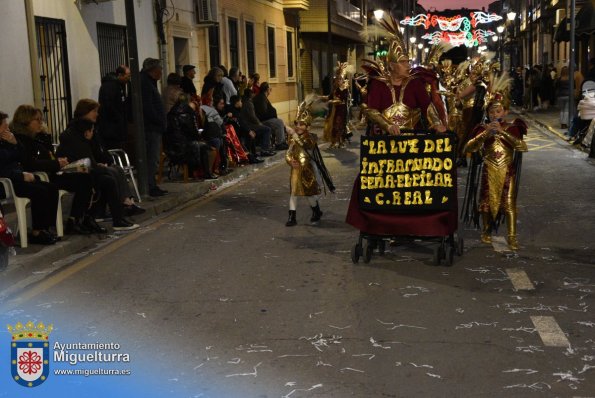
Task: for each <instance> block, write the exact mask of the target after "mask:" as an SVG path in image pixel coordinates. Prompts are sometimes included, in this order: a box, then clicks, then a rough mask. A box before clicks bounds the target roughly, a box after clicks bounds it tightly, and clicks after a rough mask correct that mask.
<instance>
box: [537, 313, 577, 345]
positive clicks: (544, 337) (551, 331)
mask: <svg viewBox="0 0 595 398" xmlns="http://www.w3.org/2000/svg"><path fill="white" fill-rule="evenodd" d="M531 321H532V322H533V325H535V329H537V333H539V337H541V341H543V344H545V345H546V346H549V347H570V342H569V341H568V339H567V338H566V335H565V334H564V332H563V331H562V329H561V328H560V326H559V325H558V322H556V320H555V319H554V317H553V316H532V317H531Z"/></svg>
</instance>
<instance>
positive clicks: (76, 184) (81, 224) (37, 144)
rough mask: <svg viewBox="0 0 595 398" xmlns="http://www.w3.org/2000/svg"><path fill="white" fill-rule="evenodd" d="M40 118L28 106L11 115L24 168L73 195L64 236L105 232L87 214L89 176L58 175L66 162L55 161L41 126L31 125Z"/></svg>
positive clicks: (47, 136)
mask: <svg viewBox="0 0 595 398" xmlns="http://www.w3.org/2000/svg"><path fill="white" fill-rule="evenodd" d="M41 117H42V113H41V110H40V109H38V108H35V107H33V106H31V105H21V106H19V107H18V108H17V110H16V111H15V113H14V117H13V120H12V123H11V125H10V127H11V130H12V132H13V133H14V134H15V137H16V139H17V141H18V143H19V149H20V151H21V164H22V165H23V168H24V169H25V170H26V171H29V172H36V171H43V172H45V173H47V174H48V176H49V178H50V181H51V182H52V183H54V184H56V185H57V186H58V188H59V189H63V190H65V191H69V192H73V193H74V198H73V200H72V207H71V209H70V218H69V219H68V221H67V223H66V233H68V234H72V233H77V234H88V233H105V232H107V231H106V229H105V228H103V227H100V226H99V225H97V223H95V220H94V219H93V218H92V217H91V216H90V215H89V214H88V210H89V207H90V206H91V197H92V196H93V184H92V180H91V175H89V174H88V173H61V172H60V169H61V168H62V167H64V166H66V165H67V164H68V159H67V158H65V157H62V158H56V156H55V155H54V148H53V145H52V142H51V136H50V135H49V134H45V133H44V131H43V130H44V129H43V126H42V125H41V124H40V123H35V122H34V120H35V119H36V118H41Z"/></svg>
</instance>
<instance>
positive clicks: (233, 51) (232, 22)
mask: <svg viewBox="0 0 595 398" xmlns="http://www.w3.org/2000/svg"><path fill="white" fill-rule="evenodd" d="M228 26H229V61H230V64H229V66H230V67H233V66H235V67H236V68H238V67H239V66H240V49H239V45H238V20H237V19H234V18H229V21H228Z"/></svg>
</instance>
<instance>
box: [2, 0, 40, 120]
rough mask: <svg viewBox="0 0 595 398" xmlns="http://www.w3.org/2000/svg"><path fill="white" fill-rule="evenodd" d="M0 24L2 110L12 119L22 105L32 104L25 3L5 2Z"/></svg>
mask: <svg viewBox="0 0 595 398" xmlns="http://www.w3.org/2000/svg"><path fill="white" fill-rule="evenodd" d="M0 26H2V31H3V32H4V33H3V34H2V39H0V89H1V90H2V93H1V97H0V110H2V111H3V112H6V113H8V115H9V117H10V118H12V114H13V113H14V111H15V110H16V108H17V107H18V106H19V105H21V104H32V103H33V85H32V84H31V66H30V65H31V64H30V62H29V59H30V58H29V51H28V50H27V49H28V48H29V41H28V38H27V20H26V16H25V2H24V1H5V2H2V12H1V13H0Z"/></svg>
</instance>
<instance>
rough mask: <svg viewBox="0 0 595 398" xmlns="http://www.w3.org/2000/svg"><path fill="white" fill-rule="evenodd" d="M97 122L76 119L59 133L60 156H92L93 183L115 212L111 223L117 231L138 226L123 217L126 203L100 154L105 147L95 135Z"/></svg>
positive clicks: (74, 157) (90, 157)
mask: <svg viewBox="0 0 595 398" xmlns="http://www.w3.org/2000/svg"><path fill="white" fill-rule="evenodd" d="M93 134H94V125H93V122H91V121H90V120H88V119H83V118H75V119H73V120H72V121H71V122H70V124H69V125H68V127H67V128H66V130H64V132H63V133H62V134H60V146H59V147H58V150H57V154H58V156H63V157H66V158H67V159H68V161H69V162H73V161H75V160H79V159H84V158H89V159H90V160H91V176H92V177H93V186H94V188H95V189H96V190H97V191H99V194H100V195H101V196H103V197H104V198H105V200H106V201H107V204H108V206H109V208H110V211H111V213H112V223H113V228H114V230H115V231H128V230H133V229H136V228H138V227H139V225H138V224H134V223H132V222H130V221H128V220H127V219H125V218H124V205H123V203H122V201H121V196H122V194H121V192H120V189H119V184H118V181H117V179H116V178H115V177H114V175H113V173H112V172H110V170H109V167H108V165H107V164H106V163H105V160H103V159H102V158H101V156H102V151H101V147H100V145H99V143H98V142H97V140H94V139H93Z"/></svg>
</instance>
